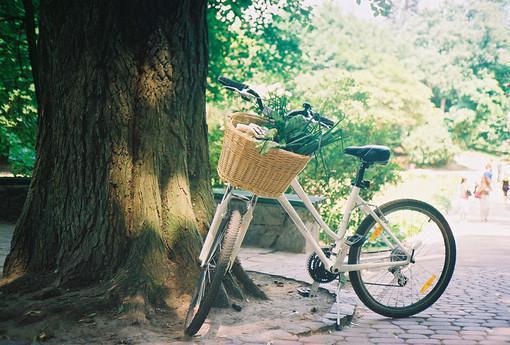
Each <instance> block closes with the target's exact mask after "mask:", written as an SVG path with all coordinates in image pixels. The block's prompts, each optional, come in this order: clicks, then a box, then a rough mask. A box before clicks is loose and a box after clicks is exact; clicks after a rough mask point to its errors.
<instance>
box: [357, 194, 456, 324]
mask: <svg viewBox="0 0 510 345" xmlns="http://www.w3.org/2000/svg"><path fill="white" fill-rule="evenodd" d="M377 214H378V216H379V217H380V218H381V219H382V220H383V221H384V220H386V221H387V224H388V226H389V228H390V229H391V230H392V233H393V234H394V235H395V236H396V237H397V239H398V240H399V241H400V242H401V243H402V245H403V246H404V247H405V248H406V249H407V250H408V251H409V253H410V255H411V258H412V260H411V262H410V263H409V264H406V265H404V266H392V267H390V268H388V267H385V268H378V269H377V268H374V269H366V270H362V271H352V272H349V278H350V280H351V284H352V287H353V289H354V291H355V292H356V294H357V295H358V297H359V298H360V300H361V301H362V302H363V303H364V304H365V305H366V306H367V307H368V308H369V309H371V310H372V311H374V312H376V313H378V314H381V315H384V316H388V317H395V318H399V317H408V316H411V315H414V314H416V313H419V312H421V311H423V310H425V309H426V308H428V307H430V306H431V305H432V304H433V303H434V302H435V301H437V299H438V298H439V297H440V296H441V295H442V293H443V292H444V290H445V289H446V287H447V286H448V283H449V282H450V279H451V277H452V275H453V270H454V267H455V257H456V248H455V240H454V238H453V234H452V232H451V229H450V226H449V225H448V222H447V221H446V219H445V218H444V217H443V216H442V215H441V213H440V212H439V211H438V210H437V209H435V208H434V207H433V206H431V205H429V204H427V203H424V202H421V201H418V200H411V199H402V200H395V201H392V202H389V203H387V204H384V205H383V206H381V207H380V208H379V210H378V211H377ZM356 233H357V234H358V235H360V236H363V238H364V242H363V244H362V245H360V246H353V247H351V249H350V252H349V260H348V262H349V264H362V263H368V262H371V263H373V262H399V261H406V260H408V256H407V255H406V254H405V252H404V251H403V250H402V248H400V247H399V246H398V245H397V244H396V242H395V241H394V240H392V239H391V237H390V236H388V235H385V233H386V231H383V228H382V226H381V225H380V224H379V223H376V222H375V221H374V218H373V217H372V216H367V217H366V218H365V219H364V220H363V222H362V223H361V224H360V226H359V228H358V230H357V232H356Z"/></svg>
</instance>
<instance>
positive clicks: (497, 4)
mask: <svg viewBox="0 0 510 345" xmlns="http://www.w3.org/2000/svg"><path fill="white" fill-rule="evenodd" d="M505 6H506V5H505V2H504V1H499V0H484V1H474V0H470V1H465V2H447V3H445V4H444V5H443V6H441V7H438V8H435V9H430V10H425V11H422V12H420V13H418V15H414V16H409V17H408V19H407V20H405V21H404V23H403V24H401V25H399V27H398V28H396V31H398V33H399V35H400V36H401V37H403V38H404V39H403V41H408V42H411V44H412V45H411V46H410V47H407V50H406V49H402V50H401V52H402V53H403V54H400V58H401V59H402V60H403V61H404V63H405V64H406V65H407V66H409V68H411V69H412V70H414V71H416V72H417V73H421V75H422V78H423V80H424V82H425V83H426V84H427V85H428V86H429V87H430V88H431V90H432V92H433V97H432V100H433V101H434V103H435V104H436V106H437V107H440V108H442V109H443V110H444V111H446V112H447V117H448V118H449V120H450V121H449V125H450V130H451V131H452V133H453V135H454V138H455V139H456V140H458V141H459V142H461V143H463V144H464V145H466V146H467V147H470V148H475V149H480V150H486V151H498V148H499V147H501V144H502V143H504V142H508V141H509V140H510V136H509V134H508V131H509V128H508V125H507V123H506V120H505V118H506V113H507V112H508V111H509V110H510V105H509V102H508V95H509V92H510V55H509V49H510V27H509V26H508V25H507V24H505V23H508V16H509V13H508V8H507V7H505Z"/></svg>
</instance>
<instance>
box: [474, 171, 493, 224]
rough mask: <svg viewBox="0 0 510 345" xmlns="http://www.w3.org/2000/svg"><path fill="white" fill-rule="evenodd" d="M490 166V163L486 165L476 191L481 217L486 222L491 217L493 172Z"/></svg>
mask: <svg viewBox="0 0 510 345" xmlns="http://www.w3.org/2000/svg"><path fill="white" fill-rule="evenodd" d="M490 168H491V166H490V164H487V166H486V167H485V172H484V173H483V175H482V178H481V180H480V183H479V184H478V186H477V188H476V192H475V196H476V197H477V198H479V199H480V218H481V221H482V222H486V221H488V219H489V209H490V202H489V195H490V193H491V191H492V187H491V179H492V172H491V171H490Z"/></svg>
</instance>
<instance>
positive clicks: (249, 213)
mask: <svg viewBox="0 0 510 345" xmlns="http://www.w3.org/2000/svg"><path fill="white" fill-rule="evenodd" d="M290 186H291V187H292V189H293V190H294V192H295V193H296V194H297V196H298V197H299V199H301V201H303V203H304V205H305V206H306V208H307V209H308V211H310V213H311V214H312V216H313V218H314V219H315V221H316V222H317V223H318V224H319V226H320V227H321V229H322V230H323V231H324V232H325V233H326V234H327V235H328V236H329V237H330V238H332V239H333V240H334V241H335V246H334V250H333V253H332V255H331V258H328V257H327V256H326V255H325V254H324V252H323V251H322V249H321V247H320V244H319V242H318V240H317V239H316V238H314V236H313V235H312V233H311V232H310V231H309V230H308V229H307V227H306V225H305V223H304V222H303V220H302V219H301V218H300V217H299V214H298V213H297V211H296V210H295V209H294V207H293V206H292V205H291V203H290V202H289V200H288V199H287V198H286V197H285V195H284V194H282V195H280V196H279V197H278V198H276V200H278V202H279V203H280V205H282V207H283V209H284V210H285V211H286V212H287V214H288V215H289V217H290V218H291V219H292V221H293V222H294V224H296V226H297V228H298V230H299V232H300V233H301V235H302V236H303V237H304V238H305V240H306V242H307V243H309V244H310V245H311V246H312V248H313V250H314V252H315V253H316V254H317V255H318V257H319V258H320V260H321V261H322V263H323V264H324V267H325V268H326V269H327V270H328V271H330V272H333V273H339V272H350V271H359V270H365V269H373V268H385V267H388V268H389V267H397V266H405V265H407V264H409V263H410V262H411V260H412V257H413V255H412V254H413V251H414V249H412V250H409V249H408V248H405V246H404V245H402V243H401V242H400V240H399V239H398V238H397V237H396V236H395V235H394V234H393V232H392V231H391V229H390V227H389V225H388V224H387V223H386V220H385V219H384V217H379V216H378V215H377V213H376V212H375V211H374V209H373V208H372V207H371V205H369V204H368V203H367V202H366V201H365V200H363V199H362V198H361V197H360V195H359V191H360V188H359V187H357V186H353V188H352V190H351V194H350V195H349V198H348V199H347V204H346V206H345V210H344V213H343V217H342V222H341V223H340V226H339V228H338V229H337V231H336V232H335V231H333V230H331V229H330V227H329V226H328V225H327V224H326V223H325V222H324V220H323V219H322V218H321V216H320V214H319V212H318V211H317V209H316V208H315V207H314V206H313V204H312V202H311V200H310V198H309V197H308V195H307V194H306V193H305V191H304V190H303V188H302V187H301V185H300V184H299V182H298V180H297V178H295V179H294V180H293V181H292V182H291V184H290ZM233 197H234V194H233V193H232V187H231V186H230V185H229V186H228V187H227V189H226V191H225V194H224V196H223V199H222V201H221V202H220V203H219V204H218V206H217V207H216V212H215V214H214V217H213V220H212V222H211V226H210V229H209V232H208V233H207V236H206V239H205V241H204V245H203V246H202V250H201V252H200V256H199V260H200V263H201V267H204V266H205V265H207V264H208V263H209V261H210V255H211V248H212V245H213V241H214V239H215V238H216V234H217V232H218V229H219V226H220V224H221V221H222V219H223V218H224V217H225V214H226V212H227V210H228V205H229V203H230V201H231V199H232V198H233ZM247 200H250V202H249V203H248V207H247V210H246V212H245V213H244V215H243V217H242V221H241V226H240V229H239V235H238V237H237V240H236V243H235V246H234V251H233V254H232V257H231V258H230V266H229V268H230V267H231V265H232V264H233V262H234V260H235V258H236V257H237V254H239V251H240V249H241V244H242V242H243V239H244V236H245V235H246V232H247V231H248V227H249V226H250V223H251V220H252V218H253V210H254V208H255V205H256V202H257V196H256V195H254V196H253V197H252V198H251V199H247ZM357 207H359V208H360V209H361V211H362V212H363V213H364V214H365V215H371V216H372V218H373V219H374V220H375V221H376V222H377V223H378V224H380V226H381V227H382V229H383V231H382V233H381V234H380V235H379V236H380V238H382V240H383V241H384V242H386V244H387V245H388V246H389V248H391V249H394V248H396V247H397V248H399V249H400V250H402V251H403V252H404V254H405V255H406V257H407V259H406V260H402V261H388V262H373V261H378V260H380V259H382V258H387V256H383V257H382V256H371V257H370V259H369V260H367V262H364V263H358V264H347V263H345V262H344V261H345V258H346V256H347V253H348V248H349V244H348V243H347V238H346V236H345V234H346V232H347V225H348V224H349V219H350V216H351V213H352V211H353V210H354V209H355V208H357ZM388 237H389V238H390V239H391V240H392V241H390V240H389V239H388Z"/></svg>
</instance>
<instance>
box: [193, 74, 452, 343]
mask: <svg viewBox="0 0 510 345" xmlns="http://www.w3.org/2000/svg"><path fill="white" fill-rule="evenodd" d="M219 82H220V83H221V84H223V86H224V87H226V88H227V89H229V90H232V91H235V92H238V93H239V94H240V95H241V96H242V97H243V98H244V99H249V100H255V101H256V103H257V105H258V107H259V110H260V111H261V112H262V114H267V113H268V112H270V111H271V109H269V108H268V107H266V106H265V104H264V102H263V100H262V98H261V97H260V96H259V95H258V93H257V92H256V91H254V90H252V89H251V88H250V87H249V86H248V85H245V84H243V83H240V82H236V81H233V80H230V79H228V78H225V77H220V78H219ZM295 115H303V116H306V117H307V118H309V119H310V120H313V121H317V122H318V123H320V124H321V125H323V126H325V127H331V126H332V125H333V121H331V120H329V119H327V118H326V117H323V116H321V115H320V114H318V113H314V112H313V111H312V109H311V106H310V105H309V104H304V109H303V110H296V111H293V112H291V113H289V116H295ZM344 153H345V154H347V155H351V156H354V157H357V158H358V159H359V160H360V168H359V170H358V172H357V174H356V177H355V179H354V181H353V183H352V190H351V193H350V195H349V197H348V199H347V202H346V206H345V210H344V213H343V217H342V221H341V223H340V225H339V227H338V229H337V231H333V230H332V229H331V228H330V227H329V226H328V225H327V224H326V223H325V222H324V220H323V219H322V218H321V216H320V214H319V212H318V211H317V210H316V209H315V207H314V206H313V205H312V202H311V201H310V199H309V197H308V196H307V194H306V193H305V191H304V190H303V188H302V186H301V185H300V184H299V182H298V180H297V178H294V179H293V180H292V182H291V183H290V187H291V188H292V189H293V190H294V192H295V193H296V194H297V196H298V197H299V198H300V199H301V200H302V201H303V203H304V205H305V206H306V208H307V209H308V210H309V211H310V213H311V214H312V216H313V218H314V219H315V221H316V222H317V223H318V224H319V226H320V228H321V229H322V231H323V232H324V233H325V234H326V235H327V236H328V237H329V238H331V239H332V240H333V244H332V245H331V246H328V247H325V248H323V247H321V246H320V244H319V242H318V240H317V239H316V238H314V236H313V235H312V234H311V233H310V232H309V231H308V230H307V228H306V226H305V224H304V222H303V221H302V220H301V218H300V217H299V215H298V213H297V212H296V210H295V209H294V208H293V207H292V205H291V204H290V202H289V201H288V200H287V199H286V197H285V196H284V194H283V193H282V194H281V195H279V196H278V197H276V199H277V200H278V202H279V203H280V204H281V206H282V207H283V208H284V210H285V211H286V212H287V214H288V215H289V217H290V218H291V219H292V221H293V222H294V223H295V225H296V226H297V229H298V230H299V232H300V233H301V234H302V236H303V237H304V238H305V240H306V242H308V243H309V244H310V245H311V247H312V248H313V254H312V255H311V256H310V258H309V260H308V271H309V273H310V275H311V277H312V279H313V280H314V283H313V285H312V289H311V294H313V293H314V291H316V289H317V288H318V285H319V284H323V283H329V282H332V281H334V280H338V286H337V291H336V303H339V293H340V289H341V288H342V287H343V286H344V284H345V283H346V280H347V279H346V277H345V273H346V272H348V273H349V279H350V283H351V285H352V287H353V289H354V292H355V293H356V294H357V296H358V297H359V299H360V300H361V301H362V302H363V304H365V305H366V306H367V307H368V308H369V309H371V310H372V311H374V312H376V313H378V314H380V315H383V316H386V317H393V318H402V317H409V316H412V315H414V314H417V313H419V312H421V311H423V310H425V309H427V308H428V307H430V306H431V305H432V304H433V303H435V302H436V301H437V299H438V298H439V297H440V296H441V295H442V293H443V292H444V291H445V289H446V287H447V286H448V283H449V282H450V279H451V277H452V275H453V271H454V267H455V259H456V246H455V240H454V237H453V234H452V231H451V229H450V226H449V224H448V222H447V221H446V219H445V217H444V216H443V215H442V214H441V213H440V212H439V211H438V210H437V209H436V208H434V207H433V206H432V205H430V204H427V203H425V202H423V201H419V200H413V199H399V200H394V201H390V202H387V203H385V204H383V205H381V206H375V205H372V204H370V203H368V202H366V201H365V200H363V199H362V198H361V197H360V190H362V189H365V188H369V186H370V183H369V181H366V180H364V175H365V171H366V170H367V169H368V168H370V167H372V166H373V165H378V164H387V163H388V161H389V159H390V149H389V148H388V147H385V146H378V145H368V146H362V147H355V146H353V147H347V148H345V149H344ZM257 198H258V196H257V195H256V194H254V195H253V196H252V197H251V198H246V197H243V196H241V195H237V194H235V193H234V191H233V186H232V185H231V184H230V183H229V184H228V185H227V188H226V191H225V193H224V196H223V199H222V200H221V202H220V203H219V204H218V205H217V208H216V212H215V214H214V217H213V220H212V222H211V225H210V229H209V232H208V234H207V236H206V238H205V241H204V243H203V247H202V250H201V253H200V256H199V260H200V262H201V266H200V267H201V273H200V276H199V278H198V280H197V285H196V288H195V292H194V294H193V298H192V300H191V303H190V306H189V309H188V313H187V315H186V320H185V333H186V334H187V335H194V334H195V333H197V332H198V331H199V329H200V328H201V326H202V324H203V322H204V321H205V319H206V317H207V315H208V313H209V310H210V309H211V306H212V305H213V302H214V298H215V297H216V294H217V292H218V290H219V288H220V286H221V283H222V281H223V279H224V277H225V275H226V274H227V273H228V271H229V269H230V268H231V267H232V264H233V263H234V260H235V258H236V256H237V254H238V253H239V251H240V248H241V244H242V241H243V239H244V236H245V234H246V232H247V230H248V227H249V225H250V222H251V220H252V217H253V210H254V208H255V205H256V202H257ZM233 199H237V200H242V201H244V202H245V203H246V207H245V211H244V212H243V214H241V212H240V211H239V210H237V209H230V208H229V204H230V202H231V201H232V200H233ZM356 208H359V209H360V210H361V211H362V212H363V213H364V214H365V218H364V220H363V221H362V222H361V223H360V225H359V226H358V228H357V230H356V232H355V233H354V234H353V235H351V236H346V233H347V228H348V224H349V220H350V216H351V213H352V212H353V211H354V210H355V209H356ZM225 220H227V221H225ZM336 309H337V320H336V326H337V329H339V327H340V314H339V312H340V311H339V310H340V308H336Z"/></svg>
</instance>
